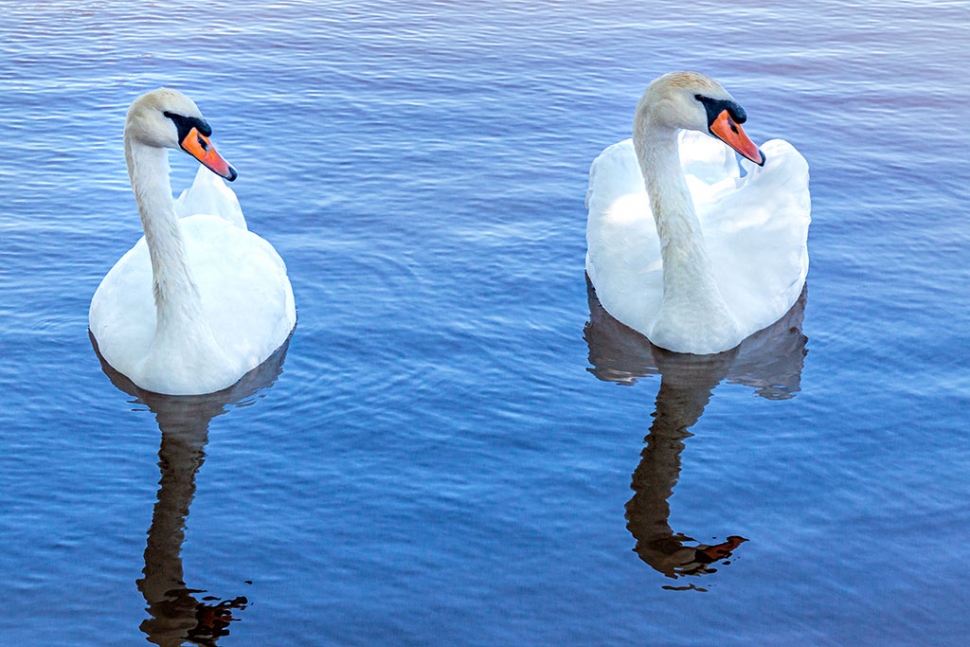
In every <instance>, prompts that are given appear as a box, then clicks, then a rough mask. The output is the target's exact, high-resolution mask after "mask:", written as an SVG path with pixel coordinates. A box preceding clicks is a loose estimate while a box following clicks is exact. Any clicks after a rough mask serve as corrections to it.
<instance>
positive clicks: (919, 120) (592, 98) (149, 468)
mask: <svg viewBox="0 0 970 647" xmlns="http://www.w3.org/2000/svg"><path fill="white" fill-rule="evenodd" d="M968 16H970V6H968V3H967V2H901V1H899V2H861V3H854V4H853V3H844V2H841V1H839V2H834V1H833V2H821V3H804V2H792V1H787V0H783V1H781V2H759V3H752V2H751V1H750V0H740V1H739V2H731V3H682V2H669V3H667V2H651V3H641V4H637V3H630V2H613V1H607V2H596V3H590V2H567V3H549V2H507V1H497V2H489V3H471V2H452V3H428V2H413V1H409V2H383V3H381V2H367V1H366V0H365V1H360V0H355V1H354V2H285V1H281V2H275V3H270V2H256V1H249V0H237V1H234V2H207V3H195V2H185V1H182V0H171V1H169V2H164V3H163V2H159V3H141V2H94V1H83V0H82V1H70V2H68V1H66V0H64V1H61V2H26V1H20V0H14V1H12V2H6V3H4V5H3V7H2V13H0V123H2V125H3V129H2V135H0V137H2V143H3V153H2V155H0V348H2V356H0V388H2V394H0V573H3V576H4V577H3V579H4V581H3V586H2V587H0V643H2V644H4V645H8V644H9V645H44V646H48V645H72V646H74V645H135V644H143V643H144V642H145V641H146V640H147V641H150V642H153V643H156V644H159V645H176V644H180V643H182V642H185V643H186V644H193V643H194V644H199V645H212V644H219V645H296V644H302V645H318V644H414V645H425V644H436V645H455V644H480V645H530V644H536V645H538V644H549V645H560V644H574V645H591V644H673V645H685V644H697V645H726V644H738V645H752V644H776V645H820V644H830V645H845V644H871V645H889V644H899V645H917V644H918V645H923V644H934V645H943V644H949V645H965V644H968V642H970V614H968V613H967V609H968V608H970V593H968V587H967V581H968V572H967V571H968V566H967V563H968V560H967V547H966V543H965V542H966V541H967V539H968V537H970V438H968V437H970V423H968V413H970V344H968V343H967V330H968V328H970V305H968V303H970V299H968V285H970V270H968V266H970V263H968V259H970V233H968V232H970V222H968V217H970V214H968V208H967V201H968V198H970V182H968V179H970V161H968V156H967V153H966V151H967V150H968V149H970V135H968V132H967V123H968V121H970V119H968V118H970V109H968V106H970V85H968V84H967V83H966V70H967V69H970V49H968V48H967V43H970V20H968ZM674 69H698V70H700V71H703V72H706V73H708V74H710V75H711V76H713V77H715V78H717V79H718V80H720V81H721V82H722V83H723V84H724V85H725V86H726V87H727V88H728V89H729V90H730V91H731V92H732V93H733V94H734V96H735V97H736V98H737V99H738V100H739V101H740V102H741V104H742V105H744V107H745V109H746V110H747V112H748V115H749V120H748V123H747V124H746V125H745V128H746V129H747V131H748V133H749V134H750V135H751V136H752V138H753V139H754V140H755V141H757V142H763V141H765V140H767V139H769V138H773V137H783V138H785V139H788V140H789V141H791V142H792V143H793V144H794V145H795V146H796V147H798V148H799V150H801V151H802V153H803V154H804V155H805V157H806V158H807V159H808V160H809V163H810V165H811V171H812V201H813V218H814V221H813V225H812V229H811V234H810V248H811V257H812V266H811V270H810V273H809V278H808V289H807V293H806V295H805V296H804V298H803V300H802V301H801V302H800V303H799V305H798V306H796V309H795V310H793V311H792V312H791V313H789V315H788V317H787V318H786V319H785V320H783V321H782V322H781V323H780V324H779V325H777V326H775V327H773V328H771V329H769V330H766V331H764V333H762V334H761V335H759V336H757V337H754V338H752V339H749V340H748V341H746V342H745V344H743V345H742V346H741V347H740V348H739V349H737V350H735V351H732V352H730V353H727V354H725V355H720V356H716V357H713V358H705V359H696V358H695V359H694V360H690V359H685V358H683V357H678V356H674V355H671V354H669V353H664V352H661V351H658V350H656V349H654V348H651V347H650V346H649V344H648V343H646V342H645V340H644V339H643V338H642V337H639V336H637V335H635V334H632V333H630V331H628V330H626V329H624V328H623V327H621V326H619V325H618V324H617V323H616V322H615V321H614V320H612V319H611V318H610V317H609V316H608V315H606V314H605V313H604V312H603V311H602V309H601V308H600V307H599V305H598V304H597V302H596V299H595V295H593V294H590V293H588V292H587V287H586V283H585V280H584V276H583V257H584V254H585V218H586V213H585V210H584V208H583V198H584V196H585V191H586V182H587V171H588V168H589V163H590V162H591V161H592V159H593V158H594V157H595V156H596V154H597V153H599V151H601V150H602V149H603V148H604V147H605V146H607V145H609V144H611V143H613V142H616V141H619V140H621V139H623V138H625V137H627V136H628V135H629V130H630V126H631V122H632V114H633V108H634V106H635V104H636V101H637V99H638V98H639V95H640V93H641V92H642V90H643V88H644V87H645V86H646V84H647V83H648V82H649V81H650V80H651V79H653V78H654V77H656V76H658V75H659V74H661V73H663V72H666V71H669V70H674ZM163 84H164V85H169V86H173V87H177V88H180V89H182V90H183V91H185V92H186V93H188V94H189V95H190V96H192V97H193V98H194V99H195V100H196V101H197V103H198V104H199V106H200V107H201V108H202V110H203V112H204V113H205V115H206V117H207V119H208V120H209V122H210V123H211V124H212V126H213V129H214V138H215V141H216V142H217V143H218V145H219V148H220V151H221V152H222V153H223V154H224V155H225V156H226V157H227V159H229V160H230V161H231V162H232V163H233V164H234V166H235V167H236V168H237V169H238V171H239V174H240V177H239V179H238V180H237V181H236V183H235V184H234V189H235V190H236V192H237V193H238V195H239V198H240V201H241V203H242V205H243V209H244V211H245V213H246V217H247V219H248V221H249V226H250V228H251V229H252V230H253V231H255V232H257V233H259V234H260V235H262V236H263V237H265V238H266V239H267V240H269V241H270V242H272V243H273V245H274V246H275V247H276V249H277V250H278V251H279V252H280V254H281V255H282V257H283V258H284V259H285V260H286V262H287V265H288V268H289V273H290V277H291V280H292V283H293V288H294V291H295V294H296V300H297V307H298V310H299V325H298V326H297V329H296V331H295V333H294V334H293V336H292V338H291V340H290V343H289V347H288V348H287V349H285V354H281V355H280V356H277V357H276V358H275V359H274V361H273V362H271V363H270V364H269V365H267V366H264V367H263V369H262V370H261V371H260V372H258V373H257V374H254V375H251V376H249V377H248V378H247V380H246V381H245V382H243V383H242V384H240V385H239V386H237V387H236V389H234V390H232V391H230V392H227V393H222V394H217V395H215V396H207V397H200V398H188V399H172V398H164V397H159V396H153V395H151V394H145V393H139V392H138V391H137V389H135V388H134V387H133V386H132V385H131V384H130V383H127V382H126V380H124V378H122V377H121V376H118V375H116V374H112V373H111V372H110V370H107V371H103V370H102V366H101V364H100V362H99V359H98V357H97V355H96V354H95V352H94V350H93V349H92V346H91V343H90V341H89V339H88V333H87V308H88V304H89V303H90V299H91V296H92V294H93V293H94V290H95V288H96V287H97V285H98V283H99V281H100V280H101V277H102V276H104V274H105V273H106V272H107V271H108V269H109V268H110V267H111V266H112V265H113V264H114V262H115V261H116V260H117V259H118V258H119V257H120V256H121V255H122V254H123V253H124V252H125V251H126V250H127V249H128V248H129V247H130V246H131V245H132V244H134V242H135V241H136V240H137V239H138V237H139V236H140V223H139V221H138V218H137V214H136V210H135V205H134V200H133V199H132V195H131V191H130V187H129V184H128V177H127V174H126V171H125V165H124V154H123V148H122V141H121V133H122V128H123V123H124V114H125V110H126V109H127V106H128V104H129V103H130V101H131V100H132V99H133V98H134V97H135V96H136V95H138V94H140V93H141V92H143V91H145V90H148V89H151V88H154V87H157V86H159V85H163ZM172 164H173V184H174V186H175V187H176V189H177V190H180V189H181V188H182V187H183V186H184V185H185V184H186V183H188V182H189V180H190V179H191V178H192V176H193V175H194V172H195V168H196V166H195V164H194V162H192V160H191V159H189V158H188V157H186V156H184V155H174V154H173V156H172Z"/></svg>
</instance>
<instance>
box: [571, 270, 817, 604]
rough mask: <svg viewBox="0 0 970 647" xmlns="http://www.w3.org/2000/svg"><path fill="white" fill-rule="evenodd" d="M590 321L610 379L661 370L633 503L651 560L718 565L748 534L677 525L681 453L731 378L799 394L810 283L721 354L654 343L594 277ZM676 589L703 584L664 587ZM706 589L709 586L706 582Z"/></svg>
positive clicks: (768, 394) (673, 573)
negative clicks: (768, 322)
mask: <svg viewBox="0 0 970 647" xmlns="http://www.w3.org/2000/svg"><path fill="white" fill-rule="evenodd" d="M587 295H588V298H589V309H590V321H589V323H588V324H587V325H586V330H585V338H586V342H587V344H588V345H589V363H590V364H591V365H592V368H590V369H589V371H590V372H591V373H593V374H594V375H595V376H596V377H598V378H599V379H601V380H604V381H609V382H617V383H619V384H626V385H632V384H634V383H635V382H636V381H637V379H639V378H641V377H645V376H647V375H658V374H659V375H660V389H659V391H658V393H657V399H656V403H655V406H654V413H653V423H652V424H651V425H650V432H649V433H648V434H647V436H646V438H645V439H644V441H645V443H646V447H645V448H644V449H643V451H642V452H641V456H642V459H641V461H640V464H639V465H638V466H637V468H636V470H634V472H633V479H632V483H631V484H630V487H631V488H632V489H633V491H634V495H633V498H632V499H630V500H629V501H628V502H627V504H626V518H627V522H628V523H627V529H628V530H629V531H630V532H631V533H632V534H633V537H634V538H635V539H636V547H635V548H634V550H635V551H636V553H637V554H638V555H639V556H640V559H642V560H643V561H644V562H646V563H647V564H649V565H650V566H651V567H652V568H654V569H655V570H657V571H659V572H660V573H663V574H664V575H666V576H667V577H670V578H677V577H683V576H687V575H702V574H705V573H713V572H714V571H716V570H717V569H716V568H714V566H713V565H714V564H716V563H717V562H720V561H721V560H725V559H727V558H728V557H730V556H731V553H732V551H734V550H735V549H737V548H738V547H739V546H740V545H741V544H742V543H743V542H745V541H747V540H746V539H745V538H744V537H740V536H737V535H731V536H728V537H726V538H725V539H724V540H723V541H722V542H721V543H718V544H716V545H713V546H708V545H705V544H698V543H697V542H696V541H695V540H694V539H692V538H691V537H688V536H686V535H684V534H682V533H677V532H674V530H673V529H672V528H671V527H670V523H669V518H670V504H669V503H668V499H669V498H670V496H671V495H672V494H673V489H674V486H675V485H676V484H677V479H678V477H679V476H680V454H681V452H682V451H683V450H684V440H685V439H686V438H688V437H690V436H691V435H692V434H691V433H690V431H689V429H690V428H691V427H693V426H694V424H696V423H697V421H698V420H699V419H700V417H701V416H702V415H703V413H704V408H705V407H706V406H707V403H708V402H709V401H710V399H711V394H712V393H713V390H714V388H715V387H716V386H717V385H718V384H720V383H721V382H722V381H723V380H727V381H728V382H731V383H734V384H742V385H745V386H750V387H752V388H754V389H755V393H757V394H758V395H759V396H761V397H764V398H768V399H770V400H783V399H788V398H792V397H794V395H795V393H797V392H798V390H799V382H800V379H801V372H802V365H803V363H804V358H805V355H806V353H807V352H808V351H807V350H806V349H805V343H806V342H807V341H808V338H807V337H805V335H803V334H802V331H801V328H802V319H803V318H804V315H805V302H806V298H807V296H806V295H807V288H806V289H803V290H802V294H801V296H800V297H799V299H798V301H797V302H796V303H795V305H794V306H792V308H791V310H789V311H788V313H787V314H786V315H785V316H784V317H782V318H781V319H780V320H779V321H778V322H776V323H775V324H773V325H772V326H770V327H768V328H766V329H764V330H762V331H760V332H758V333H755V334H754V335H752V336H751V337H749V338H747V339H745V340H744V341H743V342H742V343H741V345H740V346H738V347H737V348H734V349H732V350H730V351H727V352H724V353H719V354H717V355H681V354H677V353H671V352H669V351H665V350H663V349H661V348H658V347H656V346H654V345H653V344H651V343H650V342H649V341H648V340H647V338H646V337H644V336H643V335H641V334H639V333H637V332H635V331H633V330H632V329H630V328H627V327H626V326H624V325H623V324H621V323H620V322H618V321H617V320H616V319H614V318H613V317H612V316H610V315H609V314H608V313H607V312H606V311H605V310H604V309H603V308H602V306H600V304H599V301H598V300H597V298H596V293H595V291H594V290H593V288H592V286H591V285H590V284H589V283H588V281H587ZM664 588H670V589H688V588H693V589H696V588H698V587H696V586H694V585H689V586H686V587H664ZM700 590H703V589H700Z"/></svg>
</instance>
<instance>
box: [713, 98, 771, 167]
mask: <svg viewBox="0 0 970 647" xmlns="http://www.w3.org/2000/svg"><path fill="white" fill-rule="evenodd" d="M711 134H712V135H714V136H715V137H717V138H718V139H720V140H721V141H722V142H724V143H725V144H727V145H728V146H730V147H731V148H733V149H734V150H736V151H737V152H739V153H740V154H741V155H743V156H744V157H746V158H748V159H749V160H751V161H752V162H754V163H755V164H757V165H758V166H764V165H765V156H764V153H762V152H761V151H760V150H758V147H757V146H755V144H754V142H753V141H751V140H750V139H749V138H748V136H747V135H746V134H745V132H744V129H743V128H741V124H739V123H737V122H735V121H734V120H733V119H731V115H730V114H728V111H727V110H724V111H722V112H721V114H719V115H718V116H717V119H715V120H714V123H712V124H711Z"/></svg>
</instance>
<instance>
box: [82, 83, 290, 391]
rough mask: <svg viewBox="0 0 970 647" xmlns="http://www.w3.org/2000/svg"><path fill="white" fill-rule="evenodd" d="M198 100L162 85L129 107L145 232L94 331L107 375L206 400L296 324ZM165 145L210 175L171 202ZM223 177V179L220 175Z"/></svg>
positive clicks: (105, 291) (97, 307) (103, 302)
mask: <svg viewBox="0 0 970 647" xmlns="http://www.w3.org/2000/svg"><path fill="white" fill-rule="evenodd" d="M210 133H211V129H210V128H209V126H208V124H207V123H206V122H205V121H204V120H203V118H202V115H201V113H200V112H199V109H198V107H196V105H195V103H193V102H192V101H191V99H189V98H188V97H186V96H185V95H183V94H181V93H178V92H175V91H173V90H168V89H165V88H162V89H159V90H155V91H154V92H149V93H147V94H145V95H142V96H141V97H139V98H138V99H136V100H135V101H134V103H132V106H131V108H130V109H129V111H128V117H127V121H126V125H125V153H126V158H127V161H128V172H129V175H130V177H131V182H132V189H133V190H134V193H135V199H136V202H137V203H138V211H139V213H140V215H141V220H142V225H143V227H144V230H145V236H143V237H142V238H141V240H139V241H138V242H137V243H136V244H135V246H134V247H132V248H131V249H130V250H129V251H128V252H127V253H126V254H125V255H124V256H122V257H121V259H120V260H119V261H118V262H117V263H116V264H115V266H114V267H113V268H111V270H110V271H109V272H108V274H107V275H106V276H105V277H104V279H103V280H102V281H101V285H100V286H99V287H98V289H97V291H96V292H95V294H94V298H93V299H92V300H91V309H90V312H89V324H90V328H91V333H92V335H93V336H94V338H95V340H96V341H97V345H98V350H99V352H100V353H101V355H102V357H103V358H104V360H105V361H106V362H107V363H108V364H109V365H111V367H112V368H114V369H115V370H117V371H118V372H120V373H122V374H124V375H125V376H127V377H128V378H129V379H130V380H131V381H132V382H134V383H135V384H136V385H137V386H139V387H141V388H142V389H145V390H148V391H153V392H156V393H163V394H168V395H195V394H204V393H212V392H215V391H219V390H222V389H225V388H228V387H230V386H232V385H233V384H235V383H236V382H237V381H238V380H239V379H240V378H241V377H242V376H243V375H245V374H246V373H247V372H248V371H250V370H251V369H253V368H255V367H257V366H258V365H260V364H261V363H262V362H263V361H264V360H266V359H267V358H268V357H270V355H272V354H273V352H274V351H275V350H276V349H277V348H279V347H280V346H281V345H282V344H283V343H284V342H285V341H286V340H287V338H288V337H289V335H290V332H291V331H292V330H293V327H294V325H295V324H296V307H295V303H294V299H293V291H292V288H291V287H290V282H289V279H288V278H287V275H286V266H285V264H284V263H283V260H282V259H281V258H280V256H279V254H277V253H276V250H274V249H273V247H272V245H270V244H269V243H268V242H266V241H265V240H263V239H262V238H260V237H259V236H257V235H256V234H253V233H252V232H250V231H248V230H247V228H246V221H245V218H244V217H243V215H242V210H241V209H240V208H239V202H238V200H237V199H236V196H235V194H234V193H233V192H232V190H231V189H229V187H227V186H226V185H225V183H224V182H223V181H222V179H221V178H220V177H218V175H222V176H223V177H226V178H227V179H229V180H230V181H231V180H233V179H235V177H236V173H235V171H234V170H233V169H232V167H231V166H229V165H228V163H226V162H225V160H223V159H222V158H221V157H220V156H219V155H218V153H216V151H215V148H214V147H212V145H211V143H210V142H209V141H208V135H209V134H210ZM168 148H176V149H178V148H182V149H183V150H186V151H187V152H189V153H190V154H192V155H193V156H195V157H197V158H198V159H199V160H200V161H201V162H202V163H203V165H205V166H206V167H207V168H200V170H199V173H198V175H197V176H196V178H195V181H194V182H193V184H192V187H191V188H189V189H188V190H187V191H185V192H183V193H182V195H181V196H180V197H179V200H178V201H175V200H173V199H172V191H171V186H170V183H169V169H168V151H167V149H168ZM217 174H218V175H217Z"/></svg>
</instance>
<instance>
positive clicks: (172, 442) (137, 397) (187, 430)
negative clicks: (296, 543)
mask: <svg viewBox="0 0 970 647" xmlns="http://www.w3.org/2000/svg"><path fill="white" fill-rule="evenodd" d="M89 335H90V333H89ZM91 343H92V345H93V346H94V350H95V352H97V353H98V359H100V360H101V369H102V370H103V371H104V373H105V374H106V375H107V376H108V378H109V379H110V380H111V383H112V384H114V385H115V386H116V387H117V388H118V389H120V390H121V391H124V392H125V393H127V394H128V395H131V396H133V397H134V400H132V402H133V403H141V404H145V405H147V406H148V408H149V409H150V410H151V411H152V413H154V414H155V420H156V422H158V428H159V429H160V430H161V432H162V439H161V446H160V448H159V450H158V465H159V468H160V469H161V480H160V481H159V488H158V501H157V502H156V503H155V510H154V512H153V514H152V524H151V527H150V528H149V529H148V542H147V545H146V546H145V569H144V570H143V571H142V573H143V574H144V577H143V578H141V579H139V580H137V581H136V584H137V586H138V590H139V591H141V593H142V595H143V596H144V597H145V602H146V603H147V605H148V606H147V607H146V610H147V611H148V614H149V618H147V619H146V620H145V621H144V622H142V623H141V626H140V629H141V630H142V631H143V632H144V633H145V635H146V637H147V639H148V641H149V642H151V643H154V644H156V645H161V646H163V647H176V646H180V645H183V644H193V645H202V646H204V647H214V646H215V645H216V643H217V641H218V639H219V638H220V637H221V636H225V635H228V634H229V625H230V623H232V622H235V621H236V620H238V619H239V618H238V617H236V616H237V615H238V611H240V610H242V609H245V608H246V605H247V604H249V600H248V599H247V598H246V596H244V595H239V596H236V597H235V598H232V599H226V600H223V599H219V598H217V597H214V596H205V595H200V594H204V593H205V591H204V590H202V589H192V588H189V587H187V586H186V584H185V577H184V573H183V569H182V556H181V553H182V543H183V541H184V540H185V522H186V519H187V518H188V516H189V506H190V505H191V504H192V499H193V498H195V477H196V474H197V473H198V471H199V468H200V467H202V463H203V462H204V461H205V446H206V443H207V442H208V435H209V422H210V421H211V420H212V419H213V418H215V417H216V416H220V415H222V414H224V413H226V412H228V411H229V410H230V408H231V407H232V406H233V405H236V406H245V405H247V404H251V400H249V399H251V398H252V397H253V396H255V395H256V394H257V393H259V392H260V391H261V390H264V389H268V388H269V387H271V386H272V385H273V383H274V382H276V379H277V378H278V377H279V375H280V373H282V371H283V360H284V358H285V357H286V350H287V348H288V347H289V343H290V342H289V339H287V340H286V342H284V343H283V345H282V346H281V347H280V348H279V349H277V350H276V352H275V353H273V355H272V356H270V357H269V358H268V359H267V360H266V361H265V362H263V363H262V364H260V365H259V366H257V367H256V368H254V369H253V370H252V371H250V372H249V373H247V374H246V375H244V376H243V377H242V378H241V379H240V380H239V381H238V382H237V383H236V384H234V385H233V386H231V387H229V388H228V389H225V390H223V391H219V392H217V393H210V394H207V395H193V396H171V395H161V394H159V393H152V392H150V391H145V390H143V389H140V388H139V387H137V386H135V384H134V383H132V381H131V380H129V379H128V378H127V377H125V376H124V375H122V374H121V373H119V372H118V371H116V370H114V369H113V368H111V366H109V365H108V363H107V362H105V361H104V358H102V357H101V354H100V352H98V346H97V343H96V342H95V340H94V337H93V336H91ZM234 614H236V615H234Z"/></svg>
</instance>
